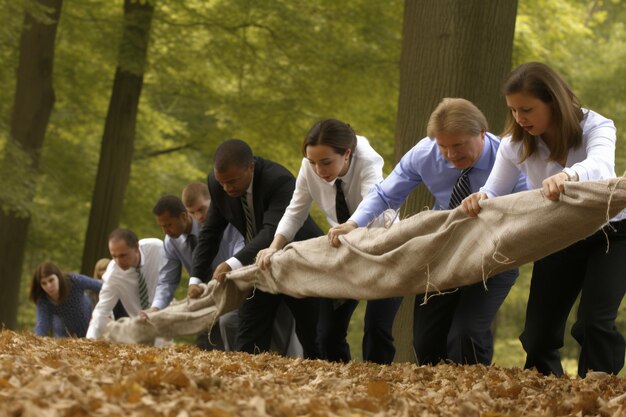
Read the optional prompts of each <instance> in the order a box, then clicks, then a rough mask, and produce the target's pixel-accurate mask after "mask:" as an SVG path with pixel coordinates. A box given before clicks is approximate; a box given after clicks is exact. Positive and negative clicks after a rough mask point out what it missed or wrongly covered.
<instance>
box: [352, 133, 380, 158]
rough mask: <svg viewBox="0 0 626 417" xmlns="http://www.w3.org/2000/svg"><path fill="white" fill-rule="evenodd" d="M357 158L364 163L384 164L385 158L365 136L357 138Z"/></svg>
mask: <svg viewBox="0 0 626 417" xmlns="http://www.w3.org/2000/svg"><path fill="white" fill-rule="evenodd" d="M354 155H355V157H356V158H358V159H361V160H364V161H373V162H379V161H380V162H382V161H383V157H382V156H380V154H379V153H378V152H376V150H375V149H374V148H373V147H372V145H371V144H370V142H369V140H367V138H366V137H364V136H357V137H356V149H355V150H354Z"/></svg>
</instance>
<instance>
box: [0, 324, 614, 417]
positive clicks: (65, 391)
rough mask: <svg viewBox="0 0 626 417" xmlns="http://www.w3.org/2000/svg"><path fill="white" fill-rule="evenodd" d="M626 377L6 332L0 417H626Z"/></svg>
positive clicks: (0, 352) (0, 337) (0, 340)
mask: <svg viewBox="0 0 626 417" xmlns="http://www.w3.org/2000/svg"><path fill="white" fill-rule="evenodd" d="M625 393H626V380H624V379H622V378H618V377H614V376H609V375H606V374H603V373H591V374H590V375H589V376H588V377H587V378H586V379H584V380H580V379H578V378H554V377H543V376H541V375H539V374H537V373H536V372H532V371H523V370H521V369H506V368H498V367H484V366H456V365H439V366H436V367H432V366H416V365H413V364H394V365H392V366H380V365H373V364H369V363H363V362H352V363H349V364H345V365H340V364H333V363H328V362H324V361H308V360H294V359H288V358H283V357H280V356H276V355H270V354H262V355H256V356H251V355H247V354H242V353H224V352H201V351H199V350H197V349H196V348H194V347H191V346H186V345H172V346H168V347H164V348H152V347H145V346H135V345H116V344H111V343H108V342H102V341H87V340H82V339H63V340H55V339H50V338H39V337H35V336H33V335H32V334H29V333H28V334H27V333H25V334H17V333H14V332H11V331H3V332H0V417H4V416H24V417H35V416H37V417H48V416H68V417H69V416H168V417H170V416H171V417H186V416H215V417H227V416H267V415H271V416H285V417H288V416H300V415H307V416H371V415H378V416H424V417H425V416H484V417H496V416H552V415H571V416H582V415H599V416H626V394H625Z"/></svg>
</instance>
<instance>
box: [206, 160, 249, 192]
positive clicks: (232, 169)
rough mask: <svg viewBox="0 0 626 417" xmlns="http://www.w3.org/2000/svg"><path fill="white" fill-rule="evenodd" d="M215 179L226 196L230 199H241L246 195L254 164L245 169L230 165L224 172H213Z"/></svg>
mask: <svg viewBox="0 0 626 417" xmlns="http://www.w3.org/2000/svg"><path fill="white" fill-rule="evenodd" d="M214 172H215V179H216V180H217V182H219V183H220V185H221V186H222V188H223V189H224V191H225V192H226V194H228V195H229V196H230V197H234V198H237V197H241V196H242V195H245V194H246V190H247V189H248V187H249V186H250V182H251V181H252V174H253V173H254V162H253V163H251V164H250V165H248V166H247V167H241V166H238V165H231V166H229V167H227V168H226V169H225V170H224V171H217V170H215V171H214Z"/></svg>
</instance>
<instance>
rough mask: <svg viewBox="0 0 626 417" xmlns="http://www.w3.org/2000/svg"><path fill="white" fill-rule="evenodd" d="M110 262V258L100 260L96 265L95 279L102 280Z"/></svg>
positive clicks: (94, 269) (94, 268) (94, 270)
mask: <svg viewBox="0 0 626 417" xmlns="http://www.w3.org/2000/svg"><path fill="white" fill-rule="evenodd" d="M109 262H111V260H110V259H109V258H101V259H98V261H97V262H96V265H95V266H94V267H93V278H95V279H102V275H103V274H104V271H106V270H107V266H109ZM100 271H102V274H101V273H100Z"/></svg>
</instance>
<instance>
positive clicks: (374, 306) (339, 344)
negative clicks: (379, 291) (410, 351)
mask: <svg viewBox="0 0 626 417" xmlns="http://www.w3.org/2000/svg"><path fill="white" fill-rule="evenodd" d="M401 302H402V297H394V298H385V299H381V300H369V301H368V302H367V307H366V308H365V321H364V332H363V345H362V349H363V360H366V361H370V362H375V363H379V364H390V363H391V362H392V361H393V357H394V356H395V354H396V348H395V346H394V344H393V334H392V329H393V320H394V318H395V317H396V313H397V312H398V308H399V307H400V303H401ZM357 305H358V301H356V300H345V302H344V303H343V304H341V305H340V306H339V307H337V308H335V307H336V305H335V300H330V299H322V300H321V301H320V321H319V324H318V327H317V329H318V344H319V346H320V354H321V355H322V358H324V359H327V360H330V361H336V362H347V361H349V360H350V359H351V355H350V345H349V344H348V342H347V341H346V336H347V333H348V326H349V324H350V318H351V317H352V314H353V313H354V309H355V308H356V306H357Z"/></svg>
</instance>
